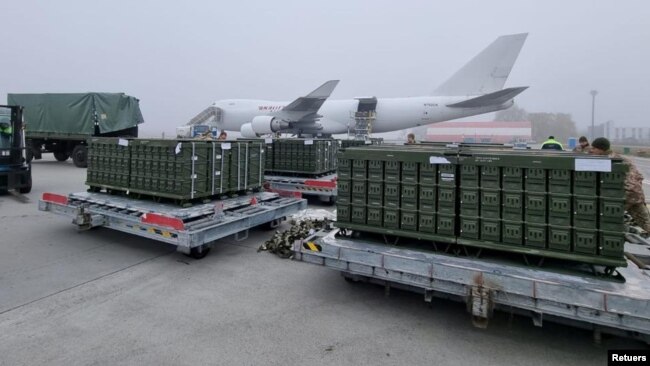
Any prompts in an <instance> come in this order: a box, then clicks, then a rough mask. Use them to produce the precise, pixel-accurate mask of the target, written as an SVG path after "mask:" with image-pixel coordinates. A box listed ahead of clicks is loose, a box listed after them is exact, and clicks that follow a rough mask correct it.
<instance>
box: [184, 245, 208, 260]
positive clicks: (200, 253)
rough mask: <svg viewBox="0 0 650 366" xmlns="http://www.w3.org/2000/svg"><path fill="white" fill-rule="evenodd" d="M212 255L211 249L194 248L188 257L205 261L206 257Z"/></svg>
mask: <svg viewBox="0 0 650 366" xmlns="http://www.w3.org/2000/svg"><path fill="white" fill-rule="evenodd" d="M208 253H210V247H207V246H206V247H194V248H192V249H190V254H188V255H187V256H188V257H192V258H194V259H203V258H205V256H206V255H208Z"/></svg>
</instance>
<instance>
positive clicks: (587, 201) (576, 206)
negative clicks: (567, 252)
mask: <svg viewBox="0 0 650 366" xmlns="http://www.w3.org/2000/svg"><path fill="white" fill-rule="evenodd" d="M597 219H598V198H596V197H595V196H573V226H575V227H577V228H582V229H592V230H595V229H596V224H597Z"/></svg>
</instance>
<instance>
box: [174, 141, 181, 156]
mask: <svg viewBox="0 0 650 366" xmlns="http://www.w3.org/2000/svg"><path fill="white" fill-rule="evenodd" d="M181 145H183V143H182V142H179V143H178V144H177V145H176V148H175V149H174V152H175V153H176V155H178V154H180V153H181Z"/></svg>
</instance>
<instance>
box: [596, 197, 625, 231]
mask: <svg viewBox="0 0 650 366" xmlns="http://www.w3.org/2000/svg"><path fill="white" fill-rule="evenodd" d="M599 206H600V210H599V212H600V214H599V223H598V227H599V228H600V229H601V230H604V231H613V232H623V231H624V230H625V224H624V223H623V214H624V212H625V200H624V199H616V198H601V199H600V200H599Z"/></svg>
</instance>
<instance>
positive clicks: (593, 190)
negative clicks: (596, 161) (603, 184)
mask: <svg viewBox="0 0 650 366" xmlns="http://www.w3.org/2000/svg"><path fill="white" fill-rule="evenodd" d="M573 194H576V195H584V196H596V195H597V194H598V173H596V172H582V171H576V172H574V173H573Z"/></svg>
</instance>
